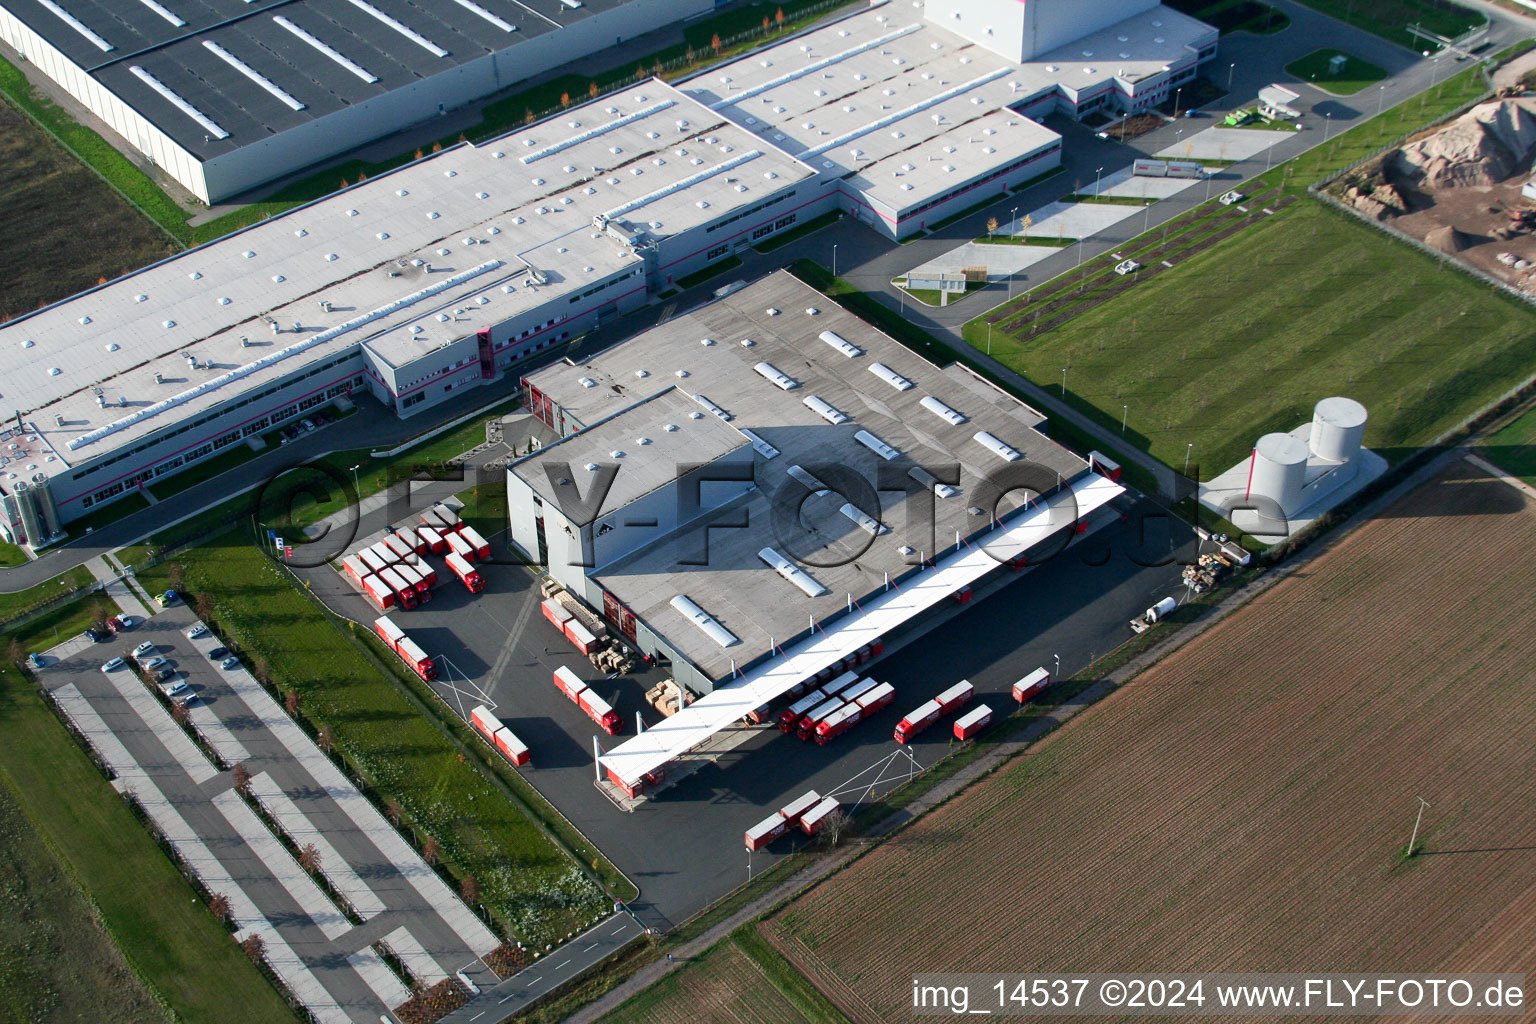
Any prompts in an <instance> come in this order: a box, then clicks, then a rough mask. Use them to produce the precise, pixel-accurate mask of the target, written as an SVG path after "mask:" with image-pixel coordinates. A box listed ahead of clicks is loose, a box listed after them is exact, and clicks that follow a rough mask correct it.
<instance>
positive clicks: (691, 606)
mask: <svg viewBox="0 0 1536 1024" xmlns="http://www.w3.org/2000/svg"><path fill="white" fill-rule="evenodd" d="M670 604H671V605H672V607H673V608H675V609H677V611H678V612H679V613H680V614H681V615H682V616H683V618H685V619H687V620H688V621H689V622H691V623H693V624H694V625H695V626H698V627H699V629H701V630H703V631H704V635H705V636H707V637H709V638H710V639H711V640H713V641H714V642H715V643H717V644H719V645H720V646H721V647H734V646H735V645H736V644H739V643H741V641H740V640H739V639H737V637H736V634H735V633H732V632H731V631H730V630H728V629H726V628H725V627H724V626H722V625H720V623H718V622H716V621H715V619H714V616H712V615H710V614H709V613H708V612H706V611H705V610H704V609H703V608H700V607H699V606H698V605H697V604H695V603H694V602H693V601H692V600H690V599H689V598H688V596H687V595H686V594H678V595H677V596H676V597H674V598H672V600H671V602H670Z"/></svg>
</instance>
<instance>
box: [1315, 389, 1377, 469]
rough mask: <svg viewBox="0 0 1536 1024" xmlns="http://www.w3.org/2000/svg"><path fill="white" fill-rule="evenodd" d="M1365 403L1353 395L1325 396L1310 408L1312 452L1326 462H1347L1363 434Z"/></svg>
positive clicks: (1357, 451) (1356, 450) (1357, 448)
mask: <svg viewBox="0 0 1536 1024" xmlns="http://www.w3.org/2000/svg"><path fill="white" fill-rule="evenodd" d="M1365 421H1366V412H1365V406H1363V405H1361V404H1360V403H1359V402H1357V401H1355V400H1354V399H1353V398H1341V397H1335V398H1325V399H1323V400H1322V401H1320V402H1318V403H1317V406H1316V407H1315V408H1314V409H1313V410H1312V436H1311V438H1310V443H1311V447H1312V454H1313V455H1316V456H1317V457H1318V458H1320V459H1325V460H1327V461H1328V462H1348V461H1349V460H1350V459H1353V458H1354V457H1355V456H1356V455H1357V454H1359V452H1360V442H1361V440H1362V439H1363V438H1364V437H1365Z"/></svg>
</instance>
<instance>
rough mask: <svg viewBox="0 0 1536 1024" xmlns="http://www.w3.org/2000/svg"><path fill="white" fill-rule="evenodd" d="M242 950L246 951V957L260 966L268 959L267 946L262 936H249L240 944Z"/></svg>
mask: <svg viewBox="0 0 1536 1024" xmlns="http://www.w3.org/2000/svg"><path fill="white" fill-rule="evenodd" d="M240 948H241V949H243V950H245V955H246V956H248V957H250V958H251V963H253V964H259V963H261V962H262V961H263V960H265V959H266V956H267V944H266V942H264V941H263V940H262V938H261V936H260V935H247V936H246V937H245V939H244V941H242V942H241V943H240Z"/></svg>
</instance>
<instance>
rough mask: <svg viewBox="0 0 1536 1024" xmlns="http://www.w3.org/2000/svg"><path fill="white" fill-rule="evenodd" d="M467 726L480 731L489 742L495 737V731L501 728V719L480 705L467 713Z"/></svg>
mask: <svg viewBox="0 0 1536 1024" xmlns="http://www.w3.org/2000/svg"><path fill="white" fill-rule="evenodd" d="M469 724H470V725H473V726H474V727H475V728H476V729H478V730H480V734H481V735H483V736H484V737H485V738H486V739H488V740H489V739H490V738H491V737H493V736H495V735H496V730H497V729H500V728H501V719H499V718H497V717H496V716H495V715H493V714H491V709H490V708H488V707H486V706H485V705H484V704H480V705H477V706H476V707H475V709H474V710H473V711H471V712H470V713H469Z"/></svg>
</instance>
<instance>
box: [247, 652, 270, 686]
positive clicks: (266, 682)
mask: <svg viewBox="0 0 1536 1024" xmlns="http://www.w3.org/2000/svg"><path fill="white" fill-rule="evenodd" d="M251 674H252V675H254V676H255V677H256V679H257V681H258V682H260V683H261V685H263V686H270V685H272V663H271V662H270V661H268V660H267V659H266V657H265V656H264V655H261V654H258V655H256V657H255V658H254V659H253V660H252V661H251Z"/></svg>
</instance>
